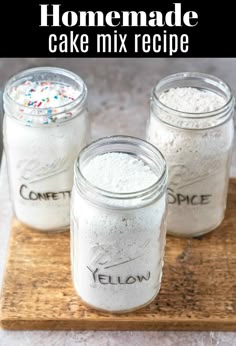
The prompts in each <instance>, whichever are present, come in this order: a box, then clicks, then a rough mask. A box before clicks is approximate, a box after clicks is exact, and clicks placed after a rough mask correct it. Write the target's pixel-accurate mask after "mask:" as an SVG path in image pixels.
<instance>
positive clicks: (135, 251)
mask: <svg viewBox="0 0 236 346" xmlns="http://www.w3.org/2000/svg"><path fill="white" fill-rule="evenodd" d="M120 150H122V149H121V148H120ZM111 151H112V149H111ZM78 180H79V179H78ZM79 181H80V180H79ZM97 198H98V200H97ZM104 199H105V200H106V198H104V196H103V197H101V196H99V197H98V196H97V195H94V194H91V191H90V192H89V191H84V190H83V191H82V190H80V188H78V186H77V183H76V182H75V184H74V187H73V192H72V201H71V270H72V278H73V283H74V287H75V289H76V292H77V294H78V295H79V296H80V298H81V299H82V301H83V302H85V303H86V304H88V305H89V306H91V307H93V308H96V309H99V310H104V311H110V312H114V313H121V312H126V311H132V310H136V309H138V308H140V307H142V306H144V305H147V304H149V303H150V302H151V301H152V300H153V299H154V298H155V296H156V295H157V294H158V292H159V289H160V284H161V277H162V266H163V257H164V247H165V239H166V209H167V197H166V182H165V185H164V186H163V188H162V191H161V193H160V195H159V197H157V198H155V200H152V201H150V203H146V201H145V204H146V205H145V206H141V207H138V206H136V207H134V208H133V207H132V208H130V200H129V199H126V200H122V201H121V200H119V201H118V200H117V201H116V200H115V199H114V198H113V199H112V200H111V203H112V205H110V206H107V205H106V204H105V203H103V202H104ZM97 202H98V203H97ZM116 202H117V204H116ZM131 203H136V202H135V201H134V200H133V202H131Z"/></svg>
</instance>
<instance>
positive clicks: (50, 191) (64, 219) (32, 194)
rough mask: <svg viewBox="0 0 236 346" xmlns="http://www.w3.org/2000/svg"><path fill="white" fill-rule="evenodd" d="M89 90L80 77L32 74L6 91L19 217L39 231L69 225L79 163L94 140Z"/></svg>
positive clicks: (45, 71) (8, 149)
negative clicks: (88, 102) (76, 165)
mask: <svg viewBox="0 0 236 346" xmlns="http://www.w3.org/2000/svg"><path fill="white" fill-rule="evenodd" d="M86 95H87V89H86V86H85V84H84V82H83V81H82V79H81V78H80V77H79V76H77V75H76V74H74V73H72V72H70V71H67V70H64V69H60V68H56V67H39V68H34V69H28V70H25V71H23V72H20V73H19V74H17V75H15V76H14V77H12V78H11V79H10V80H9V81H8V82H7V83H6V86H5V89H4V94H3V102H4V124H3V137H4V150H5V153H6V159H7V170H8V177H9V183H10V193H11V200H12V203H13V208H14V213H15V216H16V218H17V219H18V220H19V221H21V222H22V223H24V224H26V225H27V226H30V227H32V228H34V229H38V230H42V231H62V230H64V229H68V228H69V224H70V194H71V189H72V185H73V166H74V161H75V158H76V157H77V155H78V153H79V152H80V150H81V149H82V148H83V147H84V146H85V145H86V144H87V142H88V139H89V120H88V113H87V109H86V106H85V100H86Z"/></svg>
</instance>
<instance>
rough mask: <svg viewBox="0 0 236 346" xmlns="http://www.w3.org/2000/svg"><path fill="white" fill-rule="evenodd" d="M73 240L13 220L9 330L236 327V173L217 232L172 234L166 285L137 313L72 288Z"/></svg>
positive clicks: (4, 302) (4, 301)
mask: <svg viewBox="0 0 236 346" xmlns="http://www.w3.org/2000/svg"><path fill="white" fill-rule="evenodd" d="M0 231H1V232H4V230H0ZM69 240H70V239H69V232H64V233H55V234H48V233H42V232H35V231H32V230H30V229H28V228H26V227H25V226H22V225H21V224H20V223H19V222H18V221H16V220H13V223H12V232H11V237H10V244H9V252H8V258H7V263H6V272H5V279H4V285H3V289H2V294H1V315H0V320H1V327H2V328H4V329H22V330H23V329H24V330H25V329H42V330H44V329H52V330H63V329H64V330H70V329H71V330H72V329H74V330H76V329H78V330H82V329H93V330H225V331H227V330H228V331H236V179H231V182H230V187H229V196H228V207H227V213H226V217H225V220H224V221H223V223H222V225H221V226H220V227H218V229H217V230H215V231H213V232H211V233H209V234H208V235H205V236H204V237H201V238H197V239H180V238H175V237H171V236H168V237H167V245H166V254H165V265H164V274H163V280H162V286H161V291H160V293H159V295H158V297H157V298H156V299H155V300H154V301H153V302H152V303H151V304H150V305H149V306H147V307H145V308H143V309H140V310H138V311H136V312H133V313H127V314H120V315H115V314H110V313H103V312H98V311H95V310H93V309H91V308H88V307H86V306H85V305H83V304H82V302H81V301H80V299H79V298H78V297H77V295H76V293H75V291H74V289H73V287H72V282H71V274H70V256H69V250H70V249H69Z"/></svg>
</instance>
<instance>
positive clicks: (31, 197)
mask: <svg viewBox="0 0 236 346" xmlns="http://www.w3.org/2000/svg"><path fill="white" fill-rule="evenodd" d="M19 193H20V196H21V198H23V199H24V200H26V201H50V200H53V201H56V200H58V199H66V198H70V195H71V192H70V191H59V192H51V191H49V192H35V191H30V190H29V188H28V187H27V185H24V184H23V185H21V187H20V190H19Z"/></svg>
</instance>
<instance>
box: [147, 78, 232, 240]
mask: <svg viewBox="0 0 236 346" xmlns="http://www.w3.org/2000/svg"><path fill="white" fill-rule="evenodd" d="M233 112H234V97H233V96H232V93H231V90H230V88H229V86H228V85H227V84H226V83H224V82H223V81H222V80H220V79H219V78H217V77H214V76H210V75H206V74H202V73H177V74H174V75H171V76H168V77H166V78H163V79H162V80H161V81H160V82H159V83H158V84H157V85H156V86H155V88H154V89H153V92H152V99H151V113H150V120H149V123H148V127H147V140H148V141H150V142H151V143H152V144H154V145H155V146H157V147H158V148H159V149H160V150H161V151H162V153H163V155H164V156H165V158H166V160H167V164H168V168H169V179H168V195H169V208H168V232H169V233H172V234H175V235H179V236H199V235H202V234H204V233H207V232H209V231H211V230H213V229H215V228H216V227H217V226H218V225H219V224H220V223H221V222H222V220H223V218H224V212H225V208H226V199H227V189H228V180H229V169H230V161H231V151H232V144H233V137H234V126H233V118H232V117H233Z"/></svg>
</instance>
